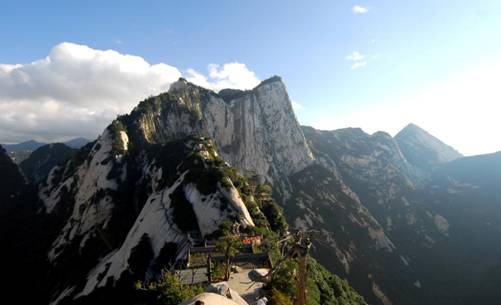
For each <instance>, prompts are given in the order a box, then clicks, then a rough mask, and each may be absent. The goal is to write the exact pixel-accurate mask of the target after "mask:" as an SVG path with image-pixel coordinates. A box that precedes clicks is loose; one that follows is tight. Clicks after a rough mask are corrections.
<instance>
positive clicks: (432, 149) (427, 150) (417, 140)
mask: <svg viewBox="0 0 501 305" xmlns="http://www.w3.org/2000/svg"><path fill="white" fill-rule="evenodd" d="M395 140H396V141H397V143H398V145H399V146H400V149H401V150H402V153H403V154H404V156H405V158H406V159H407V161H409V162H410V163H411V164H413V165H415V166H418V167H421V168H429V167H431V166H434V165H436V164H439V163H444V162H448V161H452V160H455V159H457V158H461V157H462V156H463V155H461V154H460V153H459V152H458V151H456V150H455V149H454V148H452V147H451V146H449V145H447V144H445V143H444V142H442V141H441V140H439V139H438V138H436V137H435V136H433V135H431V134H430V133H429V132H427V131H426V130H424V129H423V128H421V127H419V126H417V125H416V124H413V123H410V124H408V125H407V126H406V127H405V128H404V129H402V130H401V131H400V132H399V133H398V134H397V135H396V136H395Z"/></svg>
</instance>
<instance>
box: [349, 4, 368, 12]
mask: <svg viewBox="0 0 501 305" xmlns="http://www.w3.org/2000/svg"><path fill="white" fill-rule="evenodd" d="M351 11H352V12H353V13H354V14H367V13H368V12H369V8H368V7H366V6H361V5H355V6H353V7H352V8H351Z"/></svg>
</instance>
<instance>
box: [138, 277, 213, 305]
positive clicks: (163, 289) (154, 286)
mask: <svg viewBox="0 0 501 305" xmlns="http://www.w3.org/2000/svg"><path fill="white" fill-rule="evenodd" d="M136 288H142V285H141V284H138V285H136ZM146 290H148V291H150V292H153V293H155V294H156V295H157V300H158V303H159V304H162V305H178V304H180V303H182V302H184V301H186V300H187V299H190V298H192V297H194V296H196V295H197V294H200V293H202V292H203V291H204V289H203V288H202V286H200V285H183V284H181V282H180V281H179V279H178V278H177V277H176V276H175V275H173V274H171V273H167V274H165V276H164V277H163V278H162V279H161V280H160V281H158V282H154V283H150V284H149V285H148V286H147V287H146Z"/></svg>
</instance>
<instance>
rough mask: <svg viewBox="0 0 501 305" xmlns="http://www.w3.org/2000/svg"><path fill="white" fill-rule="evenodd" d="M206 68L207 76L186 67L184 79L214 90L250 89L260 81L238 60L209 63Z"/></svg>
mask: <svg viewBox="0 0 501 305" xmlns="http://www.w3.org/2000/svg"><path fill="white" fill-rule="evenodd" d="M207 69H208V71H209V76H208V77H206V76H204V75H203V74H201V73H200V72H198V71H196V70H193V69H188V71H187V72H188V75H187V77H186V79H187V80H188V81H189V82H192V83H194V84H197V85H199V86H202V87H205V88H209V89H212V90H214V91H219V90H221V89H224V88H233V89H241V90H246V89H252V88H254V87H256V86H257V85H258V84H259V82H260V81H259V79H258V78H257V76H256V74H255V73H254V72H252V71H250V70H249V69H248V68H247V66H246V65H245V64H242V63H239V62H232V63H227V64H224V65H223V66H222V67H221V66H219V65H217V64H210V65H209V66H208V68H207Z"/></svg>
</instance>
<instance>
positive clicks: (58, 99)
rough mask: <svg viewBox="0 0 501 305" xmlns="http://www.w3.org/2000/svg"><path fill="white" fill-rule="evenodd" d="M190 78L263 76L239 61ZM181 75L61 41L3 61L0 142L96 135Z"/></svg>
mask: <svg viewBox="0 0 501 305" xmlns="http://www.w3.org/2000/svg"><path fill="white" fill-rule="evenodd" d="M187 74H188V79H190V80H192V81H194V82H196V83H197V84H199V85H202V86H205V87H209V88H211V89H221V88H223V87H229V88H239V89H248V88H252V87H253V86H255V85H257V84H258V82H259V80H258V79H257V77H256V75H255V74H254V72H252V71H250V70H249V69H247V67H246V66H245V65H244V64H241V63H229V64H224V65H222V66H218V65H210V66H209V76H208V77H205V76H204V75H202V74H201V73H198V72H196V71H194V70H191V69H190V70H189V71H188V73H187ZM181 76H182V73H181V72H180V70H179V69H177V68H176V67H173V66H170V65H167V64H164V63H159V64H150V63H148V62H146V61H145V60H144V59H143V58H141V57H139V56H132V55H126V54H121V53H119V52H116V51H113V50H96V49H92V48H90V47H87V46H84V45H78V44H73V43H61V44H58V45H56V46H55V47H54V48H53V49H52V50H51V51H50V53H49V55H48V56H47V57H46V58H43V59H40V60H36V61H34V62H32V63H29V64H15V65H11V64H0V143H1V142H4V143H5V142H7V143H8V142H18V141H22V140H26V139H30V138H35V139H37V140H43V141H59V140H66V139H68V138H71V137H77V136H85V137H89V138H93V137H95V136H96V135H97V134H99V133H100V132H101V131H102V129H103V128H104V127H106V126H107V125H108V124H109V123H110V122H111V120H113V119H114V118H115V117H116V116H117V115H118V114H124V113H128V112H129V111H131V110H132V108H133V107H134V106H135V105H136V104H137V103H138V102H139V101H140V100H142V99H144V98H145V97H147V96H150V95H155V94H159V93H161V92H164V91H167V90H168V89H169V87H170V84H171V83H173V82H174V81H176V80H177V79H178V78H179V77H181Z"/></svg>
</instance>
